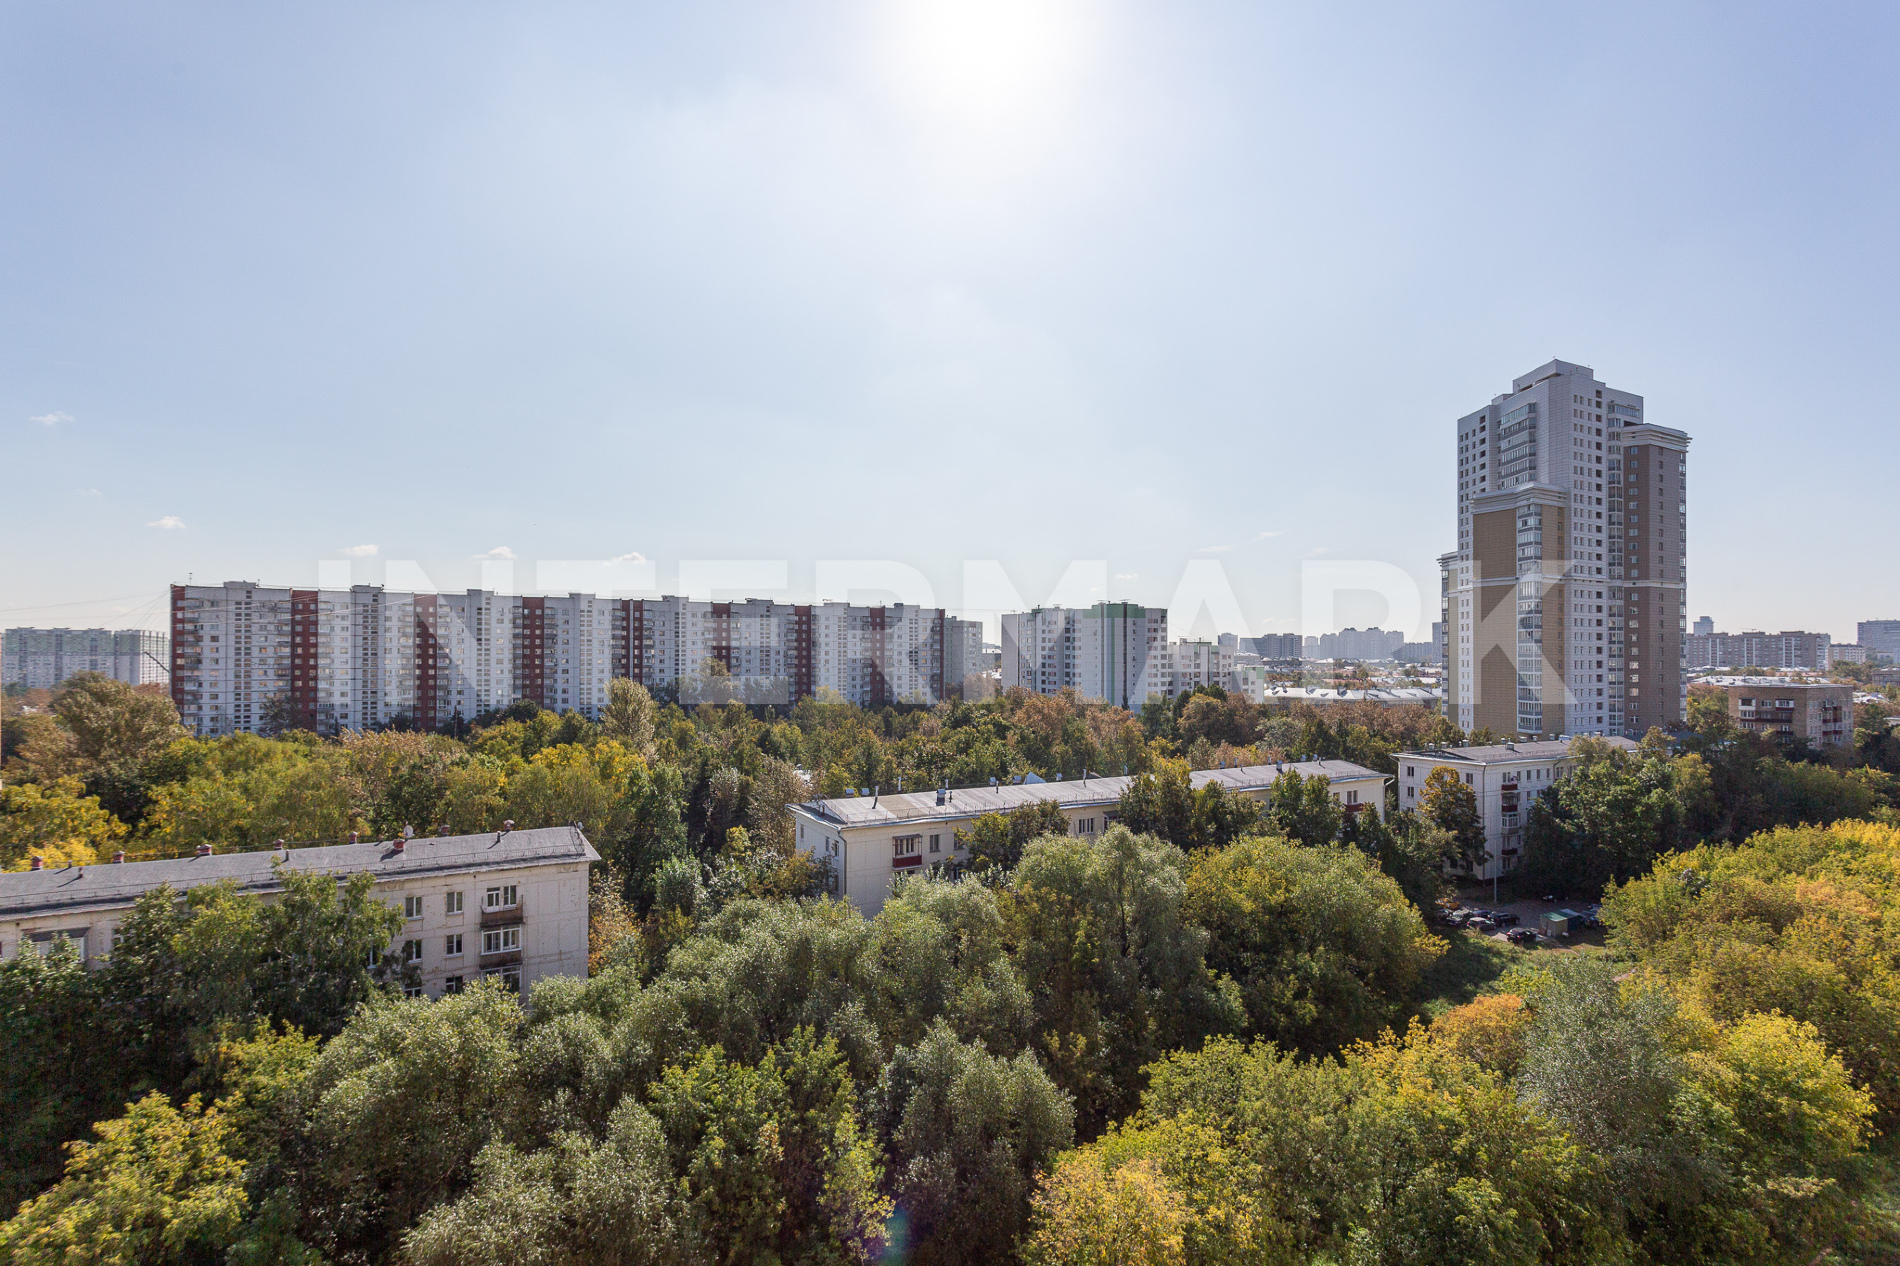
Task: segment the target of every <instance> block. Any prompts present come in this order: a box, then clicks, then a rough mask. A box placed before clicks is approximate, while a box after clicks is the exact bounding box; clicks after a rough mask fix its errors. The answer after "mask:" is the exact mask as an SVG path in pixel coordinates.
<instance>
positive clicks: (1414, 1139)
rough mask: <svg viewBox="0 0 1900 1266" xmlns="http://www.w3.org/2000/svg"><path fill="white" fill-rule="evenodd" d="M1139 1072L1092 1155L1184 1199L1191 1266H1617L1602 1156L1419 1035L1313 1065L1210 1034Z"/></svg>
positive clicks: (1482, 1073) (1490, 1078)
mask: <svg viewBox="0 0 1900 1266" xmlns="http://www.w3.org/2000/svg"><path fill="white" fill-rule="evenodd" d="M1148 1071H1149V1077H1150V1090H1149V1092H1148V1094H1147V1096H1146V1098H1145V1100H1144V1104H1143V1107H1142V1111H1141V1113H1140V1114H1139V1115H1138V1116H1136V1117H1135V1118H1134V1120H1133V1121H1132V1122H1130V1123H1128V1124H1127V1125H1125V1126H1124V1127H1123V1128H1122V1129H1121V1130H1120V1131H1118V1132H1117V1133H1116V1134H1113V1135H1110V1136H1109V1137H1107V1138H1104V1139H1103V1140H1101V1141H1100V1142H1099V1143H1097V1144H1095V1145H1094V1149H1095V1150H1096V1152H1097V1154H1098V1155H1099V1156H1100V1157H1101V1160H1102V1163H1103V1164H1104V1166H1105V1168H1106V1169H1108V1170H1109V1172H1113V1171H1114V1170H1116V1169H1119V1168H1120V1167H1122V1166H1125V1165H1128V1164H1131V1163H1139V1162H1144V1161H1145V1162H1147V1163H1149V1164H1151V1165H1153V1166H1154V1167H1155V1168H1156V1170H1157V1171H1158V1172H1159V1173H1160V1174H1161V1176H1162V1177H1164V1178H1165V1179H1167V1180H1168V1182H1169V1183H1170V1185H1171V1186H1172V1187H1173V1188H1174V1189H1175V1190H1176V1191H1178V1192H1180V1193H1181V1195H1182V1197H1183V1198H1184V1200H1185V1201H1186V1203H1187V1204H1188V1206H1189V1208H1190V1209H1191V1210H1193V1212H1194V1214H1195V1215H1196V1216H1195V1217H1194V1218H1193V1219H1192V1221H1191V1222H1190V1224H1189V1226H1188V1227H1187V1228H1185V1231H1184V1239H1185V1242H1186V1250H1187V1260H1189V1261H1207V1262H1216V1261H1262V1260H1265V1261H1351V1262H1366V1263H1392V1264H1393V1266H1398V1264H1399V1263H1404V1262H1433V1261H1444V1262H1481V1263H1492V1264H1495V1266H1507V1264H1509V1263H1515V1262H1521V1261H1544V1262H1563V1263H1579V1264H1581V1263H1585V1262H1599V1261H1615V1260H1619V1257H1620V1254H1619V1251H1618V1250H1619V1249H1620V1247H1621V1246H1620V1245H1619V1243H1618V1240H1617V1236H1616V1229H1615V1224H1614V1220H1613V1219H1606V1218H1605V1217H1604V1216H1603V1215H1602V1214H1601V1212H1600V1211H1599V1209H1598V1205H1597V1201H1598V1195H1599V1190H1600V1186H1599V1184H1600V1179H1599V1171H1598V1168H1597V1165H1596V1163H1595V1161H1594V1159H1593V1158H1592V1157H1590V1156H1588V1155H1587V1154H1586V1153H1584V1152H1583V1151H1582V1150H1581V1149H1580V1148H1578V1147H1576V1146H1575V1145H1574V1144H1573V1143H1571V1142H1570V1141H1569V1140H1568V1139H1566V1138H1565V1137H1564V1136H1563V1134H1562V1132H1561V1131H1559V1130H1557V1129H1555V1128H1554V1127H1552V1126H1551V1125H1550V1124H1549V1123H1548V1122H1546V1121H1543V1120H1542V1119H1540V1118H1539V1117H1538V1116H1537V1115H1536V1114H1535V1113H1533V1112H1531V1111H1530V1110H1529V1109H1528V1108H1527V1107H1526V1106H1525V1105H1524V1104H1523V1103H1522V1102H1521V1101H1520V1100H1519V1099H1518V1097H1517V1096H1516V1095H1515V1094H1514V1093H1513V1091H1512V1089H1511V1087H1509V1086H1507V1085H1506V1084H1504V1082H1503V1081H1502V1080H1501V1079H1500V1078H1499V1077H1497V1076H1496V1075H1495V1074H1493V1073H1490V1072H1487V1071H1485V1070H1484V1069H1482V1068H1480V1067H1479V1066H1478V1065H1476V1064H1474V1063H1472V1062H1471V1061H1469V1060H1467V1059H1464V1058H1462V1057H1460V1056H1458V1055H1456V1054H1455V1053H1453V1052H1451V1051H1449V1050H1446V1049H1443V1048H1440V1047H1435V1046H1434V1045H1433V1044H1432V1043H1431V1042H1430V1041H1429V1040H1427V1039H1426V1037H1425V1035H1424V1031H1423V1030H1420V1029H1416V1028H1415V1029H1414V1030H1413V1031H1412V1033H1411V1034H1409V1035H1408V1036H1407V1037H1406V1038H1404V1039H1399V1038H1395V1037H1392V1036H1390V1035H1387V1036H1386V1037H1385V1038H1383V1039H1381V1040H1380V1041H1379V1042H1377V1043H1372V1044H1365V1045H1361V1046H1357V1047H1354V1048H1352V1049H1351V1050H1349V1051H1348V1052H1347V1053H1346V1054H1345V1056H1344V1058H1343V1059H1340V1060H1330V1059H1327V1060H1315V1061H1306V1060H1301V1059H1298V1058H1296V1057H1294V1056H1290V1055H1287V1054H1285V1053H1283V1052H1281V1051H1280V1050H1278V1049H1277V1048H1275V1047H1274V1046H1272V1045H1271V1044H1269V1043H1265V1042H1262V1043H1257V1044H1255V1045H1253V1046H1251V1047H1247V1046H1242V1045H1241V1044H1240V1043H1238V1042H1235V1041H1233V1040H1232V1039H1228V1038H1217V1039H1215V1040H1213V1041H1210V1042H1209V1043H1208V1044H1207V1045H1206V1046H1205V1047H1203V1048H1202V1049H1201V1050H1199V1051H1196V1052H1187V1051H1181V1052H1176V1053H1175V1054H1173V1055H1171V1056H1169V1057H1168V1058H1167V1059H1166V1060H1165V1061H1163V1062H1162V1063H1160V1064H1157V1065H1155V1066H1154V1067H1152V1068H1150V1069H1149V1070H1148Z"/></svg>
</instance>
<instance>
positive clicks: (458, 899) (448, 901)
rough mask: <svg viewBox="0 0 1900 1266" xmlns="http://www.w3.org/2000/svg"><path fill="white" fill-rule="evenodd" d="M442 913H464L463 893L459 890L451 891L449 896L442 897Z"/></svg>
mask: <svg viewBox="0 0 1900 1266" xmlns="http://www.w3.org/2000/svg"><path fill="white" fill-rule="evenodd" d="M442 913H444V914H460V913H462V894H461V893H459V892H451V893H450V894H449V895H448V896H446V897H444V898H442Z"/></svg>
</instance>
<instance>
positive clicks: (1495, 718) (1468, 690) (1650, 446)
mask: <svg viewBox="0 0 1900 1266" xmlns="http://www.w3.org/2000/svg"><path fill="white" fill-rule="evenodd" d="M1455 446H1456V449H1457V472H1458V473H1457V490H1456V494H1457V509H1458V515H1457V530H1458V547H1457V549H1456V550H1453V551H1451V552H1449V553H1447V554H1444V555H1442V556H1441V557H1440V559H1439V565H1440V570H1441V580H1440V610H1441V618H1442V620H1443V622H1444V624H1445V633H1444V637H1443V641H1442V646H1443V649H1444V653H1445V669H1446V711H1447V715H1448V716H1449V718H1450V719H1451V720H1452V721H1453V722H1454V723H1456V724H1457V725H1458V726H1459V727H1460V728H1462V729H1465V730H1472V729H1478V728H1486V729H1490V730H1492V731H1493V732H1495V733H1499V734H1510V735H1513V736H1515V737H1516V738H1517V739H1519V740H1523V741H1535V740H1539V739H1557V738H1559V737H1560V736H1562V735H1569V734H1631V733H1634V734H1641V733H1643V732H1644V731H1646V730H1647V729H1648V728H1649V727H1651V726H1671V725H1677V724H1679V723H1680V722H1681V721H1682V718H1683V715H1684V711H1685V707H1686V699H1687V690H1688V687H1687V681H1686V677H1685V674H1684V671H1683V644H1682V643H1683V637H1684V626H1685V624H1686V623H1687V619H1688V615H1687V607H1686V605H1685V599H1684V593H1685V590H1686V586H1687V583H1688V562H1687V557H1688V556H1687V536H1688V522H1689V516H1688V511H1689V501H1688V470H1689V461H1688V449H1689V436H1687V435H1686V434H1684V433H1683V432H1681V431H1676V430H1671V429H1669V428H1666V427H1660V426H1654V425H1651V424H1650V423H1649V422H1648V420H1647V419H1646V417H1645V413H1644V407H1643V398H1642V397H1641V396H1638V395H1635V394H1633V393H1631V392H1627V391H1621V390H1618V389H1616V388H1613V387H1609V386H1607V385H1605V384H1604V383H1602V382H1601V381H1599V380H1598V379H1597V377H1596V375H1595V373H1594V372H1593V371H1592V370H1591V369H1590V368H1589V367H1588V366H1584V365H1574V364H1571V363H1569V362H1567V361H1561V360H1555V361H1551V362H1549V363H1547V364H1545V365H1542V366H1539V367H1538V368H1537V369H1534V370H1532V371H1531V372H1530V373H1528V374H1525V375H1523V376H1522V377H1520V378H1517V379H1516V380H1514V381H1513V382H1512V383H1511V389H1510V391H1508V392H1505V393H1503V394H1501V395H1498V396H1496V397H1494V398H1493V399H1492V401H1491V402H1490V403H1489V404H1488V405H1486V406H1485V407H1483V408H1481V409H1478V410H1476V411H1474V412H1472V413H1469V414H1466V415H1465V416H1464V417H1462V418H1459V419H1458V421H1457V426H1456V439H1455Z"/></svg>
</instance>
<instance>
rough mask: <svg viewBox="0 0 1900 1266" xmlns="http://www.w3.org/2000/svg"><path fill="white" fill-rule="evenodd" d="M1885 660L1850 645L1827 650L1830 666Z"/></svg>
mask: <svg viewBox="0 0 1900 1266" xmlns="http://www.w3.org/2000/svg"><path fill="white" fill-rule="evenodd" d="M1884 658H1885V657H1884V656H1882V655H1881V653H1880V652H1879V651H1876V650H1872V649H1869V648H1868V647H1865V646H1856V645H1852V644H1848V643H1842V642H1835V643H1833V644H1832V645H1830V646H1829V647H1828V648H1827V662H1828V663H1829V664H1878V663H1881V662H1882V661H1883V659H1884ZM1724 667H1726V665H1724Z"/></svg>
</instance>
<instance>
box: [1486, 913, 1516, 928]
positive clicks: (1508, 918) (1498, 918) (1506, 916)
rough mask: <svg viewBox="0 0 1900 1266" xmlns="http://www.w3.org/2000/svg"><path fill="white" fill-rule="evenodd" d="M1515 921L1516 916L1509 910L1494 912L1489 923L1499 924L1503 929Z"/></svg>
mask: <svg viewBox="0 0 1900 1266" xmlns="http://www.w3.org/2000/svg"><path fill="white" fill-rule="evenodd" d="M1517 921H1518V918H1517V916H1516V915H1515V914H1512V913H1511V912H1510V911H1509V910H1494V911H1492V913H1491V922H1493V923H1497V924H1501V925H1503V926H1505V927H1509V926H1510V925H1511V924H1513V923H1516V922H1517Z"/></svg>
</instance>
